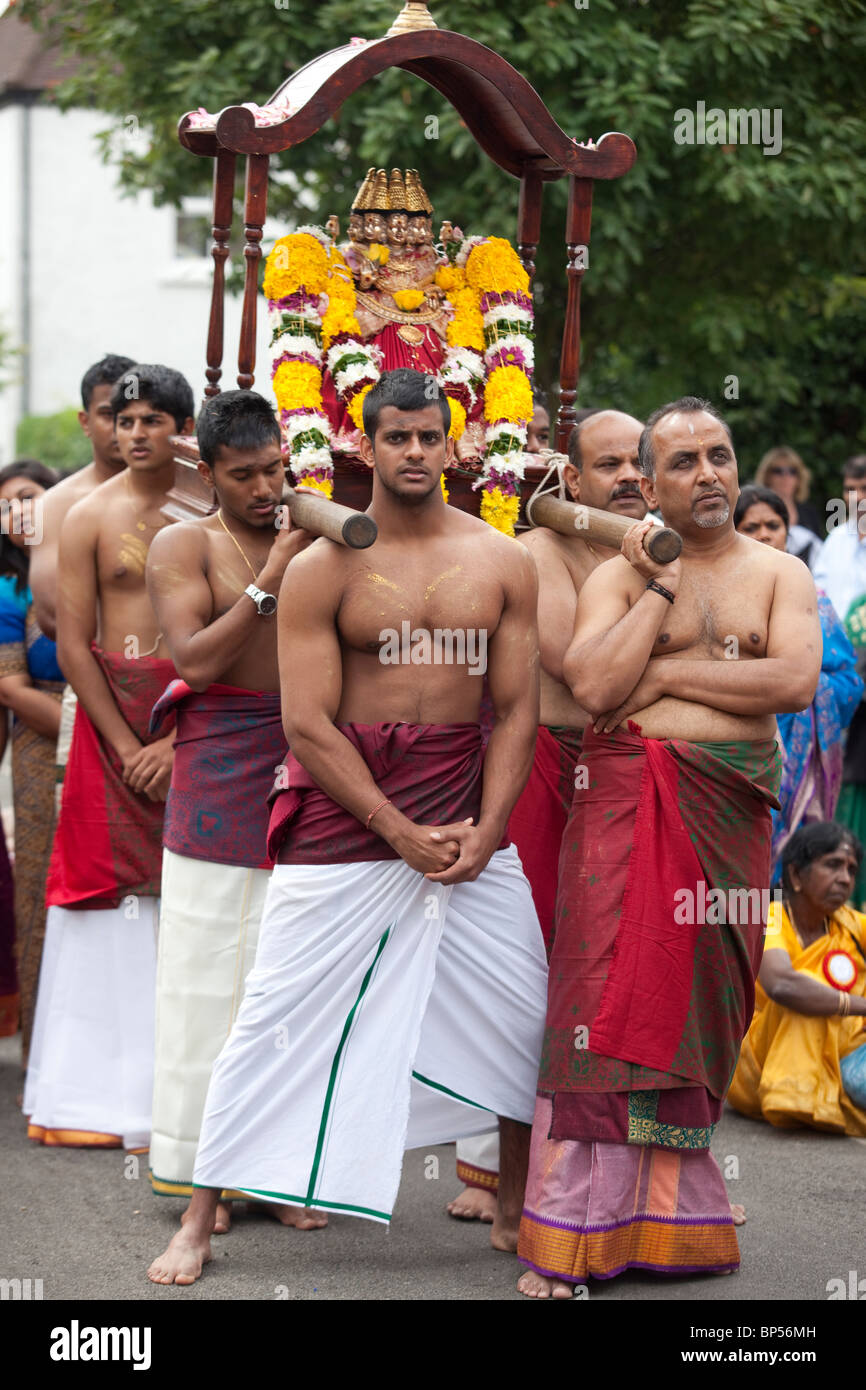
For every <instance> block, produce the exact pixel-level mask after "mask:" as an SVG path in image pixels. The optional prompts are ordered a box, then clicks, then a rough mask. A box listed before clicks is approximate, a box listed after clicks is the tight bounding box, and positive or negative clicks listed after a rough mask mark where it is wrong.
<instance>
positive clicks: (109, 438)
mask: <svg viewBox="0 0 866 1390" xmlns="http://www.w3.org/2000/svg"><path fill="white" fill-rule="evenodd" d="M134 365H135V364H134V362H133V359H132V358H131V357H117V356H115V355H114V354H110V355H109V356H108V357H103V358H102V360H101V361H100V362H94V364H93V366H92V367H88V369H87V371H86V372H85V373H84V376H83V377H82V378H81V405H82V409H81V410H79V412H78V423H79V424H80V426H81V428H82V430H83V431H84V433H85V434H86V435H87V438H88V439H89V440H90V443H91V445H92V447H93V462H92V463H88V464H87V465H86V467H84V468H79V469H78V471H77V472H76V473H72V474H71V475H70V476H69V477H68V478H64V479H63V480H62V481H61V482H59V483H58V484H57V486H56V487H53V488H52V489H51V491H50V492H49V493H47V494H46V496H45V498H44V499H43V502H42V540H41V541H40V542H39V544H38V545H35V546H34V547H33V549H32V552H31V555H30V589H31V592H32V594H33V609H34V612H35V615H36V621H37V622H38V624H39V626H40V628H41V629H42V631H43V632H44V633H45V635H46V637H51V638H52V639H55V638H56V636H57V564H58V559H59V547H60V528H61V526H62V525H63V522H64V521H65V519H66V516H67V514H68V512H69V510H70V508H71V507H74V506H75V503H76V502H80V501H81V500H82V498H84V497H88V496H89V495H90V493H91V492H92V491H93V489H94V488H97V487H99V485H100V483H105V482H107V481H108V479H109V478H114V477H116V475H117V474H118V473H120V472H121V471H122V470H123V469H124V468H125V467H126V465H125V463H124V460H123V457H122V455H121V452H120V446H119V444H118V442H117V435H116V433H115V428H114V416H113V415H112V412H111V391H112V387H113V386H114V383H115V382H116V381H117V379H118V377H120V376H122V375H123V373H124V372H128V371H129V369H130V367H132V366H134Z"/></svg>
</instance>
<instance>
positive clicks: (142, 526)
mask: <svg viewBox="0 0 866 1390" xmlns="http://www.w3.org/2000/svg"><path fill="white" fill-rule="evenodd" d="M123 481H124V483H125V484H126V493H127V496H128V498H129V505H130V506H131V507H132V512H133V516H134V517H135V529H136V531H148V530H150V531H161V530H162V527H163V523H162V522H160V523H159V525H157V526H154V525H153V523H152V522H151V521H142V520H141V517H142V514H143V512H144V511H147V507H144V508H143V509H142V511H141V512H139V511H136V507H135V502H134V501H133V500H132V486H131V484H130V481H129V473H128V472H127V473H124V475H123Z"/></svg>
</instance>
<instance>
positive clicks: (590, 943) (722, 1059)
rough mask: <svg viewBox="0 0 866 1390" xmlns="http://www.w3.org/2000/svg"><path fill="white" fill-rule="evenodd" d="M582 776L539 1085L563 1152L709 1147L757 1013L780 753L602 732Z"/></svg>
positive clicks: (569, 831)
mask: <svg viewBox="0 0 866 1390" xmlns="http://www.w3.org/2000/svg"><path fill="white" fill-rule="evenodd" d="M629 727H630V729H633V728H634V726H633V725H630V726H629ZM582 762H583V764H584V765H585V766H586V767H587V773H588V782H589V786H588V788H587V789H586V790H578V791H576V793H575V799H574V807H573V809H572V814H571V817H570V818H569V822H568V826H567V828H566V833H565V837H564V840H563V846H562V854H561V857H560V878H559V895H558V898H557V913H556V939H555V942H554V947H553V953H552V958H551V971H550V994H549V1003H548V1019H547V1031H546V1037H545V1046H544V1051H543V1054H542V1062H541V1071H540V1076H539V1090H540V1091H542V1092H551V1091H552V1092H554V1093H556V1094H555V1096H554V1108H553V1126H552V1130H551V1137H552V1138H557V1139H585V1140H604V1141H611V1142H632V1143H649V1144H659V1145H662V1146H668V1145H669V1146H671V1147H698V1148H699V1147H706V1145H707V1144H708V1143H709V1138H710V1134H711V1126H712V1124H714V1123H715V1121H716V1120H717V1118H718V1113H719V1111H720V1108H721V1102H722V1100H723V1098H724V1095H725V1093H726V1091H727V1088H728V1086H729V1084H730V1080H731V1076H732V1075H733V1071H734V1067H735V1066H736V1062H737V1057H738V1053H739V1048H740V1044H741V1042H742V1039H743V1036H744V1033H745V1031H746V1028H747V1027H748V1024H749V1020H750V1018H751V1014H752V1009H753V1005H754V980H755V976H756V974H757V970H758V966H759V964H760V959H761V952H762V946H763V929H764V917H763V914H762V910H761V909H762V906H763V903H762V902H761V903H760V905H758V901H757V900H758V895H759V894H760V890H762V889H763V890H767V889H768V886H769V881H770V878H769V874H770V831H771V822H770V807H771V806H772V805H773V804H774V803H775V799H776V792H777V790H778V785H779V775H780V757H779V752H778V747H777V745H776V743H775V741H774V740H766V741H763V742H760V743H733V744H694V743H691V744H690V743H685V742H682V741H680V740H677V739H668V740H664V741H661V740H657V739H645V738H643V737H641V736H639V735H638V734H636V733H634V732H629V733H625V732H623V731H621V730H618V731H616V732H615V733H614V734H610V735H605V736H598V735H595V734H593V732H592V730H591V729H590V730H587V733H586V735H585V737H584V744H583V755H582ZM748 889H752V890H757V894H756V898H755V899H754V900H752V899H749V900H748V903H746V902H745V900H744V898H743V897H741V896H739V895H741V894H743V893H744V891H745V890H748ZM712 890H720V893H719V895H718V897H719V898H723V900H724V904H725V906H724V907H723V909H722V911H721V918H722V920H720V921H716V918H717V917H718V916H719V911H718V908H714V909H713V910H712V911H710V912H708V911H707V909H706V905H707V901H708V899H709V895H710V893H711V892H712ZM684 895H686V896H684ZM688 895H690V896H688ZM732 895H733V896H732ZM710 901H712V900H710ZM689 904H691V907H690V906H689ZM741 908H746V910H744V911H740V910H739V909H741ZM756 908H757V910H755V909H756ZM733 909H736V910H733ZM587 1030H589V1031H588V1037H587ZM563 1093H565V1094H563ZM568 1093H579V1094H572V1095H571V1096H569V1095H568Z"/></svg>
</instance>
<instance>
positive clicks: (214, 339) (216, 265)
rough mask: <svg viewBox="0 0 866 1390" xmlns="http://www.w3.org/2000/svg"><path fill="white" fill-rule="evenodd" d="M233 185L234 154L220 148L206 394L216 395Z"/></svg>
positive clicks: (215, 188) (216, 168)
mask: <svg viewBox="0 0 866 1390" xmlns="http://www.w3.org/2000/svg"><path fill="white" fill-rule="evenodd" d="M234 187H235V156H234V155H233V154H232V152H231V150H219V151H218V152H217V157H216V163H215V165H214V176H213V228H212V230H213V246H212V247H211V255H212V256H213V289H212V291H211V300H210V323H209V324H208V330H207V370H206V372H205V376H206V377H207V380H208V384H207V386H206V387H205V388H204V393H205V395H206V396H218V395H219V393H220V385H219V381H220V377H221V376H222V374H223V373H222V365H223V327H224V319H223V311H224V306H225V292H226V261H227V260H228V255H229V238H230V237H231V230H232V201H233V195H234Z"/></svg>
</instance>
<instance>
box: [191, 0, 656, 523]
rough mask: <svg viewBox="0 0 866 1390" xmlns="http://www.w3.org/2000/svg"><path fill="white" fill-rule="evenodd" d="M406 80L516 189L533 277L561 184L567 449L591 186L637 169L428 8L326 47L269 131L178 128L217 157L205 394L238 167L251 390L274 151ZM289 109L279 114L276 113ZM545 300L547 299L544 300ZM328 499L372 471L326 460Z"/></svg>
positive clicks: (240, 110)
mask: <svg viewBox="0 0 866 1390" xmlns="http://www.w3.org/2000/svg"><path fill="white" fill-rule="evenodd" d="M391 67H397V68H402V69H404V70H405V71H407V72H411V73H414V74H415V76H416V77H420V78H421V79H422V80H423V81H424V82H427V83H428V84H429V85H430V86H431V87H435V88H436V90H437V91H439V92H441V93H442V95H443V96H445V97H446V98H447V99H448V101H449V102H450V103H451V105H452V106H453V107H454V108H455V110H456V111H457V112H458V114H459V115H460V117H461V119H462V120H463V122H464V123H465V124H466V126H467V128H468V129H469V131H470V132H471V134H472V135H473V136H474V138H475V140H476V141H477V142H478V144H479V145H480V146H481V148H482V149H483V150H484V151H485V153H486V154H487V155H489V157H490V158H491V159H492V160H493V161H494V163H496V164H498V165H499V167H500V168H501V169H504V170H505V171H506V173H508V174H511V175H512V177H514V178H516V179H519V181H520V198H519V208H518V215H517V249H518V253H519V255H520V258H521V261H522V263H523V265H524V267H525V269H526V270H527V272H528V273H529V275H530V277H532V275H533V274H534V271H535V261H534V258H535V253H536V249H537V246H538V241H539V236H540V231H541V213H542V195H543V190H544V185H545V183H550V182H552V181H553V180H555V179H562V178H567V179H568V183H569V195H568V211H567V214H566V224H565V247H566V271H565V273H566V281H567V295H566V303H565V322H564V326H563V334H562V351H561V357H560V373H559V379H560V404H559V412H558V416H557V421H556V447H557V449H559V450H564V449H565V448H566V445H567V441H568V436H569V434H570V432H571V428H572V426H573V424H574V418H575V417H574V406H575V400H576V397H577V383H578V374H579V365H580V290H581V281H582V279H583V275H584V273H585V270H586V266H587V263H588V247H589V239H590V221H591V215H592V195H593V184H594V182H595V180H596V179H615V178H619V177H620V176H621V175H622V174H624V173H626V172H627V170H628V169H630V168H631V166H632V164H633V163H634V160H635V155H636V151H635V147H634V144H633V142H632V141H631V140H630V139H629V137H628V136H627V135H622V134H618V133H613V134H607V135H603V136H602V137H601V139H600V140H599V141H598V143H597V145H589V146H583V145H578V144H577V143H576V142H575V140H573V139H571V138H570V137H569V136H567V135H566V134H565V132H564V131H563V130H561V129H560V127H559V126H558V125H557V123H556V121H554V119H553V117H552V116H551V114H550V112H549V111H548V109H547V107H546V106H545V105H544V102H543V101H542V100H541V98H540V97H539V96H538V94H537V92H535V91H534V90H533V88H532V87H531V86H530V84H529V83H528V82H527V81H526V79H525V78H524V77H522V76H521V74H520V73H519V72H517V70H516V69H515V68H513V67H512V66H511V64H510V63H508V62H506V60H505V59H504V58H502V57H500V55H499V54H498V53H495V52H494V51H493V50H492V49H490V48H487V47H485V46H484V45H483V44H480V43H477V42H476V41H475V40H474V39H470V38H467V37H466V35H465V34H455V33H452V32H450V31H449V30H444V29H439V28H437V27H436V24H435V22H434V20H433V18H432V16H431V15H430V13H429V10H428V8H427V5H426V4H424V3H412V0H410V3H407V4H406V5H404V7H403V10H402V11H401V13H400V15H399V16H398V18H397V20H396V21H395V23H394V25H393V26H392V28H391V30H389V32H388V34H387V35H386V36H385V37H384V38H382V39H378V40H373V41H370V42H366V43H360V42H358V41H355V42H352V43H349V44H346V45H344V46H343V47H341V48H335V49H332V50H331V52H329V53H325V54H322V56H321V57H319V58H315V59H314V60H313V61H312V62H310V63H307V65H306V66H305V67H303V68H301V69H300V70H299V71H298V72H296V73H294V74H293V75H292V76H291V77H290V78H289V79H288V80H287V81H286V82H284V83H283V85H282V86H281V87H279V88H278V90H277V91H276V92H275V93H274V95H273V96H272V97H271V98H270V100H269V102H268V103H267V104H266V107H265V108H264V110H265V112H266V113H267V112H268V110H269V108H270V116H266V119H272V123H271V124H267V125H262V124H257V122H256V117H255V114H254V113H253V111H252V110H250V109H249V108H248V107H246V106H228V107H226V108H225V109H224V110H223V111H221V112H220V113H219V115H218V116H216V117H215V118H214V119H213V122H212V123H211V128H202V126H201V117H200V116H199V115H198V114H197V113H193V112H190V113H188V114H187V115H186V116H184V117H183V119H182V120H181V122H180V126H179V132H178V133H179V138H180V141H181V144H183V145H184V146H185V147H186V148H187V149H188V150H190V151H191V152H192V153H193V154H197V155H199V156H201V157H203V158H209V159H213V160H214V203H213V208H214V213H213V248H212V254H213V259H214V278H213V296H212V300H211V311H210V323H209V328H208V339H207V373H206V375H207V383H208V384H207V386H206V387H205V395H207V396H214V395H217V394H218V393H219V391H220V380H221V378H222V370H223V351H224V315H223V304H224V296H225V263H226V260H227V258H228V255H229V241H230V238H231V233H232V217H233V193H234V185H235V174H236V166H237V161H238V159H239V158H242V159H244V160H245V161H246V183H245V197H244V239H245V241H244V258H245V263H246V264H245V279H244V297H243V313H242V320H241V329H240V340H239V343H238V356H237V362H238V370H237V384H238V386H239V387H242V388H250V387H252V385H253V383H254V380H255V367H256V359H255V353H256V322H257V313H258V301H259V292H258V276H259V262H260V260H261V255H262V249H261V240H262V230H263V227H264V223H265V216H266V213H267V204H268V164H269V159H270V156H271V155H272V154H277V153H279V152H281V151H284V150H289V149H292V148H293V147H294V146H295V145H299V144H301V142H302V141H304V140H308V139H309V138H310V136H312V135H315V134H316V133H317V132H318V131H319V130H321V128H322V126H323V125H324V124H325V122H326V121H328V120H330V119H331V118H332V117H334V116H336V114H337V113H338V111H339V109H340V107H341V105H342V104H343V102H344V101H345V100H346V98H347V97H348V96H351V95H352V94H353V93H354V92H356V91H357V90H358V89H359V88H360V87H362V86H364V84H365V83H367V82H369V81H371V79H373V78H374V77H376V76H377V75H378V74H379V73H381V72H384V71H385V69H387V68H391ZM281 106H282V107H284V108H290V110H291V114H286V115H283V116H281V115H280V113H279V110H277V111H274V109H273V108H275V107H276V108H279V107H281ZM549 298H550V301H551V302H552V299H553V297H552V296H550V297H549ZM540 473H541V470H540V469H538V468H533V467H531V466H530V468H529V469H528V470H527V479H526V482H525V484H524V499H525V498H526V496H527V495H529V494H531V492H532V490H533V488H534V487H535V486H536V485H537V482H538V479H539V476H540ZM334 474H335V488H334V496H335V500H337V501H341V502H344V503H345V504H346V505H348V506H355V507H361V508H363V507H366V506H367V505H368V502H369V497H370V486H371V484H370V474H369V472H368V470H367V469H365V468H363V466H359V465H358V463H357V462H353V461H349V460H341V459H340V457H339V456H337V457H335V459H334ZM477 475H478V470H476V471H475V472H473V470H472V469H471V468H467V467H460V468H458V469H457V470H455V474H454V475H452V474H451V473H450V472H449V475H448V487H449V492H450V494H451V500H452V502H454V503H455V504H456V505H457V506H460V507H463V508H465V509H466V510H470V511H476V512H477V510H478V505H477V497H478V494H477V492H473V491H472V483H473V482H475V481H477Z"/></svg>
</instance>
